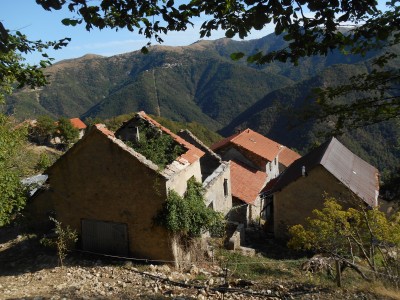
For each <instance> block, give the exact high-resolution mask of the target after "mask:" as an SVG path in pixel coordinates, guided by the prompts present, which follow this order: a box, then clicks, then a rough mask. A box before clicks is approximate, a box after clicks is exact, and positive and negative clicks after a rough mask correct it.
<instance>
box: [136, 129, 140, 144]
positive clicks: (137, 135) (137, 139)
mask: <svg viewBox="0 0 400 300" xmlns="http://www.w3.org/2000/svg"><path fill="white" fill-rule="evenodd" d="M136 142H140V135H139V127H136Z"/></svg>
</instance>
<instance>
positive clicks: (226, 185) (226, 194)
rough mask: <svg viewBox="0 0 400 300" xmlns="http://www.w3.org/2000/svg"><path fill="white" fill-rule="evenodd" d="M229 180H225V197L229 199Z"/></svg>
mask: <svg viewBox="0 0 400 300" xmlns="http://www.w3.org/2000/svg"><path fill="white" fill-rule="evenodd" d="M228 193H229V192H228V179H226V178H225V179H224V196H225V197H227V196H228Z"/></svg>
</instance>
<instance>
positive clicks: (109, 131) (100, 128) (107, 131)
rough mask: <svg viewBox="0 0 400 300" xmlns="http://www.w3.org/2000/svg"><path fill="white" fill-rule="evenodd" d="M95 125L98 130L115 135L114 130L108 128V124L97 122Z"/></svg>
mask: <svg viewBox="0 0 400 300" xmlns="http://www.w3.org/2000/svg"><path fill="white" fill-rule="evenodd" d="M94 126H96V128H97V129H98V130H100V131H101V132H102V133H104V134H105V135H108V136H112V137H114V132H112V131H111V130H108V129H107V127H106V125H104V124H96V125H94Z"/></svg>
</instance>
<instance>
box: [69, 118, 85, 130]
mask: <svg viewBox="0 0 400 300" xmlns="http://www.w3.org/2000/svg"><path fill="white" fill-rule="evenodd" d="M69 120H70V122H71V124H72V126H74V127H75V128H77V129H85V128H86V127H87V126H86V124H85V123H83V122H82V120H81V119H79V118H72V119H69Z"/></svg>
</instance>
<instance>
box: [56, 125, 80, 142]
mask: <svg viewBox="0 0 400 300" xmlns="http://www.w3.org/2000/svg"><path fill="white" fill-rule="evenodd" d="M57 131H58V132H57V134H58V135H59V136H60V138H61V140H62V141H63V143H65V144H66V145H67V146H69V145H71V144H73V143H75V142H76V141H77V140H78V138H79V130H78V129H77V128H75V127H74V126H72V124H71V121H70V120H69V119H68V118H60V119H58V124H57Z"/></svg>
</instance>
